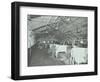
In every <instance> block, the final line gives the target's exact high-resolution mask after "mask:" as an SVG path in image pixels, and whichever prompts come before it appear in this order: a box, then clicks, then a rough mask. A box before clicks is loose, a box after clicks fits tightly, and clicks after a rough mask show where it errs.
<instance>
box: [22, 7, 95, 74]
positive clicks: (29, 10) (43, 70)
mask: <svg viewBox="0 0 100 82" xmlns="http://www.w3.org/2000/svg"><path fill="white" fill-rule="evenodd" d="M28 14H33V15H60V16H81V17H88V64H87V65H63V66H40V67H39V66H38V67H28V66H27V59H28V58H27V15H28ZM93 44H94V11H92V10H90V11H87V10H75V9H74V10H72V9H56V8H40V7H21V8H20V75H21V76H26V75H41V74H57V73H76V72H93V71H94V45H93Z"/></svg>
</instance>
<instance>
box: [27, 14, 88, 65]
mask: <svg viewBox="0 0 100 82" xmlns="http://www.w3.org/2000/svg"><path fill="white" fill-rule="evenodd" d="M27 50H28V53H27V56H28V67H32V66H55V65H82V64H83V65H86V64H88V17H78V16H56V15H33V14H28V15H27Z"/></svg>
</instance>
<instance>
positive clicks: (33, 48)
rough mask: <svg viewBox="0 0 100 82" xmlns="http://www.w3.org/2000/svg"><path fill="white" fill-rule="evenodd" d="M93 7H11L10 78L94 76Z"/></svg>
mask: <svg viewBox="0 0 100 82" xmlns="http://www.w3.org/2000/svg"><path fill="white" fill-rule="evenodd" d="M97 22H98V21H97V7H95V6H80V5H62V4H48V3H31V2H12V4H11V78H12V79H14V80H25V79H41V78H58V77H73V76H88V75H97V50H98V49H97V45H98V44H97Z"/></svg>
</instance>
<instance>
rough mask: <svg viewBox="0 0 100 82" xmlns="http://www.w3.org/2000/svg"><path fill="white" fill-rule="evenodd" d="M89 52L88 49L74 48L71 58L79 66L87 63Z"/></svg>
mask: <svg viewBox="0 0 100 82" xmlns="http://www.w3.org/2000/svg"><path fill="white" fill-rule="evenodd" d="M87 55H88V50H87V48H82V47H77V46H74V47H73V48H72V50H71V57H73V59H74V61H75V62H76V63H77V64H81V63H87V58H88V56H87Z"/></svg>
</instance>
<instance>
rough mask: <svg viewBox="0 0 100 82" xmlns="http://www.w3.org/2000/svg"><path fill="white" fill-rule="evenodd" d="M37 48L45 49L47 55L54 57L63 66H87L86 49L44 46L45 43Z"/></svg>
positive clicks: (59, 45) (68, 46) (53, 45)
mask: <svg viewBox="0 0 100 82" xmlns="http://www.w3.org/2000/svg"><path fill="white" fill-rule="evenodd" d="M38 48H40V49H42V48H47V52H48V55H50V56H51V57H54V58H55V59H57V60H58V61H61V62H63V63H64V64H65V65H75V64H87V63H88V49H87V48H84V47H78V46H75V45H73V46H71V45H62V44H55V43H53V44H46V43H45V41H44V43H42V45H38Z"/></svg>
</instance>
